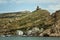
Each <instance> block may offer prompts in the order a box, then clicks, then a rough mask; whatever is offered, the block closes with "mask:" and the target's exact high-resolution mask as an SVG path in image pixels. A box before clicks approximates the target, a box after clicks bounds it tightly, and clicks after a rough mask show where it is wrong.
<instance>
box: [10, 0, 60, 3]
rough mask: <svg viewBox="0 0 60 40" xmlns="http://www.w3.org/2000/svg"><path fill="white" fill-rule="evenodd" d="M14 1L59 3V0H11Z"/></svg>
mask: <svg viewBox="0 0 60 40" xmlns="http://www.w3.org/2000/svg"><path fill="white" fill-rule="evenodd" d="M11 1H13V2H16V3H60V0H11Z"/></svg>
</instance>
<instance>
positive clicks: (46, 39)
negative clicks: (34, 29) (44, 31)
mask: <svg viewBox="0 0 60 40" xmlns="http://www.w3.org/2000/svg"><path fill="white" fill-rule="evenodd" d="M0 40H60V37H0Z"/></svg>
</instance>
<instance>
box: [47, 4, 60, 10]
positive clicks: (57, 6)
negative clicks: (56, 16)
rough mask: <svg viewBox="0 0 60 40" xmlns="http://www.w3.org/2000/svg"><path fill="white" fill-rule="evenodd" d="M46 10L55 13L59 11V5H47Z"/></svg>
mask: <svg viewBox="0 0 60 40" xmlns="http://www.w3.org/2000/svg"><path fill="white" fill-rule="evenodd" d="M48 9H50V10H53V11H56V10H60V4H58V5H49V6H48Z"/></svg>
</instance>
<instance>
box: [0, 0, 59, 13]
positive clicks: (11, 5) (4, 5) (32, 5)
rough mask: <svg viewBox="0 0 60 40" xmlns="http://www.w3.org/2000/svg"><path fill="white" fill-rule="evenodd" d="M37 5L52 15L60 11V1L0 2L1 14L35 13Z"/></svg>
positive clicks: (22, 0)
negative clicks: (26, 11)
mask: <svg viewBox="0 0 60 40" xmlns="http://www.w3.org/2000/svg"><path fill="white" fill-rule="evenodd" d="M37 5H38V6H39V7H40V8H42V9H46V10H48V11H50V12H51V13H52V12H55V11H56V10H60V0H0V13H6V12H17V11H25V10H28V11H33V10H35V9H36V6H37Z"/></svg>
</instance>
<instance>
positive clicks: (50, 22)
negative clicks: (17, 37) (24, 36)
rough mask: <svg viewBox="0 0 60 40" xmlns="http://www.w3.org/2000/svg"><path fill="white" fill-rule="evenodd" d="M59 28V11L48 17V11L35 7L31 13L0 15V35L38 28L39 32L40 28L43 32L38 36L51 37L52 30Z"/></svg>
mask: <svg viewBox="0 0 60 40" xmlns="http://www.w3.org/2000/svg"><path fill="white" fill-rule="evenodd" d="M55 25H56V26H55ZM59 26H60V11H56V12H55V13H53V14H52V15H50V12H49V11H47V10H44V9H41V8H39V7H37V9H36V10H35V11H33V12H29V11H24V12H13V13H3V14H0V35H1V34H13V35H14V34H15V32H16V30H22V31H24V32H26V31H28V30H32V29H33V28H34V27H37V28H39V30H40V31H41V28H43V30H44V31H42V32H41V33H40V36H41V35H43V34H44V33H46V34H49V35H52V34H51V30H52V28H53V30H55V31H56V30H60V27H59ZM47 32H48V33H47ZM58 32H59V31H58ZM53 34H54V33H53Z"/></svg>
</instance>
